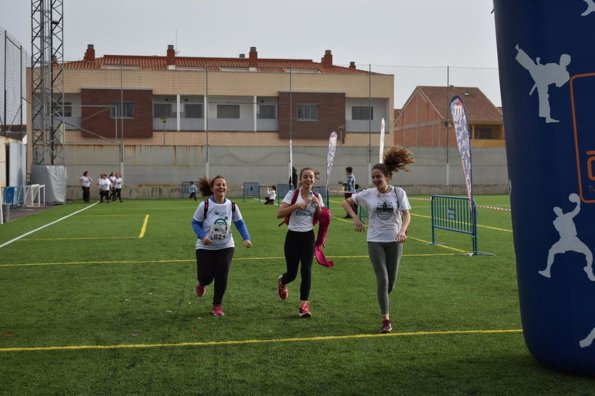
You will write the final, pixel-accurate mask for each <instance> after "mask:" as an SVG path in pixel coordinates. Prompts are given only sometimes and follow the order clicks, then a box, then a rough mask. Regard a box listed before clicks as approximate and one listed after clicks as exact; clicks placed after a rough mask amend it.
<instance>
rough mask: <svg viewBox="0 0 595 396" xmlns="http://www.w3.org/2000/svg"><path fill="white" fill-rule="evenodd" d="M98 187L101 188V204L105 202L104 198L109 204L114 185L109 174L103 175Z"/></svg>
mask: <svg viewBox="0 0 595 396" xmlns="http://www.w3.org/2000/svg"><path fill="white" fill-rule="evenodd" d="M97 185H98V186H99V202H103V198H105V202H107V203H109V199H110V197H109V195H110V189H111V186H112V183H111V182H110V181H109V178H108V177H107V174H105V173H102V174H101V176H100V177H99V180H98V181H97Z"/></svg>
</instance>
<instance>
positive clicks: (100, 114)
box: [81, 89, 153, 139]
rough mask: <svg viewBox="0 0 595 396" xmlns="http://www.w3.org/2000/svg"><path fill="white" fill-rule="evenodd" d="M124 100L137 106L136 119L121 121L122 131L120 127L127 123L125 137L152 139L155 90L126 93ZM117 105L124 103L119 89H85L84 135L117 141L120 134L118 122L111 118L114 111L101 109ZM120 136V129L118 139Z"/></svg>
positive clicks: (82, 117) (83, 95)
mask: <svg viewBox="0 0 595 396" xmlns="http://www.w3.org/2000/svg"><path fill="white" fill-rule="evenodd" d="M123 97H124V102H133V103H134V118H125V119H124V120H122V121H120V120H119V121H118V128H120V123H121V122H123V124H124V125H123V126H124V138H127V137H128V138H150V137H152V136H153V91H151V90H124V91H123ZM116 102H117V103H119V102H120V90H119V89H81V104H82V107H81V128H82V129H83V131H82V135H83V136H85V137H96V136H97V135H99V136H103V137H106V138H109V139H114V138H115V134H116V131H115V119H113V118H112V117H111V109H110V108H103V107H99V106H111V105H112V104H113V103H116ZM96 106H97V107H96ZM87 131H89V132H87ZM91 132H92V133H91ZM120 133H121V131H120V130H119V129H118V136H120ZM94 134H95V135H94Z"/></svg>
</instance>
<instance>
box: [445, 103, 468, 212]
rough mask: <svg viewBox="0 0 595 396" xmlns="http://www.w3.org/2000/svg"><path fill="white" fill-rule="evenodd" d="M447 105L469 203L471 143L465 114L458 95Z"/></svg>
mask: <svg viewBox="0 0 595 396" xmlns="http://www.w3.org/2000/svg"><path fill="white" fill-rule="evenodd" d="M449 107H450V114H451V116H452V121H453V123H454V126H455V135H456V137H457V145H458V146H459V154H460V155H461V164H462V166H463V174H464V175H465V184H466V185H467V197H469V204H471V202H472V201H473V179H472V175H471V145H470V142H469V124H467V115H466V114H465V107H464V106H463V101H462V100H461V98H460V97H458V96H455V97H453V98H452V99H451V100H450V104H449Z"/></svg>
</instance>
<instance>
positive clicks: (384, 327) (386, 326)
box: [380, 319, 393, 333]
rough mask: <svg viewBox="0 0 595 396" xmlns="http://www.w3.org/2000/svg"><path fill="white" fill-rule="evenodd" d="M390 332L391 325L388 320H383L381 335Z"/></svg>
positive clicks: (391, 329)
mask: <svg viewBox="0 0 595 396" xmlns="http://www.w3.org/2000/svg"><path fill="white" fill-rule="evenodd" d="M391 331H393V324H392V323H391V321H390V320H388V319H384V320H383V321H382V327H381V328H380V332H381V333H390V332H391Z"/></svg>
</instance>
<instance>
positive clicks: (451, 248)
mask: <svg viewBox="0 0 595 396" xmlns="http://www.w3.org/2000/svg"><path fill="white" fill-rule="evenodd" d="M407 239H413V240H414V241H417V242H421V243H426V244H432V242H430V241H426V240H425V239H419V238H413V237H407ZM435 246H438V247H441V248H443V249H448V250H454V251H455V252H460V253H467V252H466V251H464V250H461V249H457V248H453V247H450V246H447V245H441V244H436V245H435Z"/></svg>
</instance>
